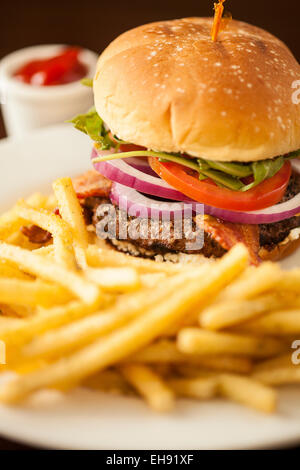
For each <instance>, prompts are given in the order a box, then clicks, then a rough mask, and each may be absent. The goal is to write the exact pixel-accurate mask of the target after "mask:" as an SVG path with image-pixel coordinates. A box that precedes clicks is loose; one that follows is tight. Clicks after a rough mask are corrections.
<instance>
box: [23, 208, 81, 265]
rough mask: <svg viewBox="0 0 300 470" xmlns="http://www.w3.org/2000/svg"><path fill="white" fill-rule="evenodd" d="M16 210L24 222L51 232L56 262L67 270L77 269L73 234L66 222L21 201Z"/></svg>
mask: <svg viewBox="0 0 300 470" xmlns="http://www.w3.org/2000/svg"><path fill="white" fill-rule="evenodd" d="M15 210H16V213H17V214H18V215H19V217H20V218H22V219H23V220H26V221H27V222H30V223H32V224H34V225H37V226H38V227H41V228H42V229H44V230H47V231H48V232H50V233H51V234H52V236H53V246H54V249H55V259H56V261H57V262H58V263H59V264H61V265H62V266H64V267H66V268H69V269H75V258H74V253H73V246H72V243H73V238H72V233H71V229H70V227H69V225H68V224H67V223H66V222H65V221H64V220H62V219H61V218H60V217H59V216H58V215H55V214H53V213H51V212H48V211H45V210H41V209H40V210H36V209H33V208H31V207H29V206H27V205H26V204H25V202H24V201H19V202H18V204H17V206H16V209H15Z"/></svg>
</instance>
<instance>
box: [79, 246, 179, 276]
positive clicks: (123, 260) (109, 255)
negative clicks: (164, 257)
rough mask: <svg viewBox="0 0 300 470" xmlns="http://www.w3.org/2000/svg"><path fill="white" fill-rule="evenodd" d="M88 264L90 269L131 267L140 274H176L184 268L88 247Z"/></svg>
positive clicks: (114, 251)
mask: <svg viewBox="0 0 300 470" xmlns="http://www.w3.org/2000/svg"><path fill="white" fill-rule="evenodd" d="M87 260H88V264H89V265H90V266H92V267H96V268H99V267H105V266H109V267H132V268H134V269H136V270H137V271H138V272H140V273H157V272H158V273H160V272H163V273H166V274H176V273H178V272H181V271H182V270H183V269H184V268H183V267H181V266H179V265H176V264H172V263H158V262H156V261H152V260H149V259H144V258H134V257H133V256H129V255H127V254H124V253H119V252H118V251H116V250H114V249H112V248H107V249H104V248H99V247H97V246H96V245H89V246H88V249H87Z"/></svg>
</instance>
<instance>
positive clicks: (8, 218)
mask: <svg viewBox="0 0 300 470" xmlns="http://www.w3.org/2000/svg"><path fill="white" fill-rule="evenodd" d="M26 202H27V204H28V205H29V206H31V207H34V208H36V209H40V208H44V207H45V205H46V202H47V198H46V197H45V196H43V195H41V194H40V193H34V194H32V195H31V196H29V197H28V198H27V200H26ZM15 209H16V206H14V207H13V208H12V209H11V210H10V211H7V212H5V213H3V214H2V215H1V216H0V240H7V238H8V237H10V236H12V235H13V234H14V233H16V232H18V231H19V230H20V228H21V227H22V225H23V224H24V220H22V218H20V217H19V215H18V214H17V212H16V210H15Z"/></svg>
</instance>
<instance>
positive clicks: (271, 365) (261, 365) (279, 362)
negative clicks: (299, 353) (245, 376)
mask: <svg viewBox="0 0 300 470" xmlns="http://www.w3.org/2000/svg"><path fill="white" fill-rule="evenodd" d="M291 361H292V352H291V351H290V352H288V353H286V354H282V355H280V356H276V357H272V358H271V359H267V360H265V361H260V362H258V363H257V364H255V365H254V367H253V373H256V372H260V371H264V370H269V369H279V368H284V367H290V366H291V365H292V364H291ZM294 367H296V366H294Z"/></svg>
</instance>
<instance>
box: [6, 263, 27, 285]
mask: <svg viewBox="0 0 300 470" xmlns="http://www.w3.org/2000/svg"><path fill="white" fill-rule="evenodd" d="M0 277H6V278H7V277H11V278H16V279H27V280H29V279H32V276H30V275H29V274H25V273H24V272H22V271H20V270H19V269H18V267H16V266H14V265H12V264H10V263H8V262H7V261H0Z"/></svg>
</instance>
